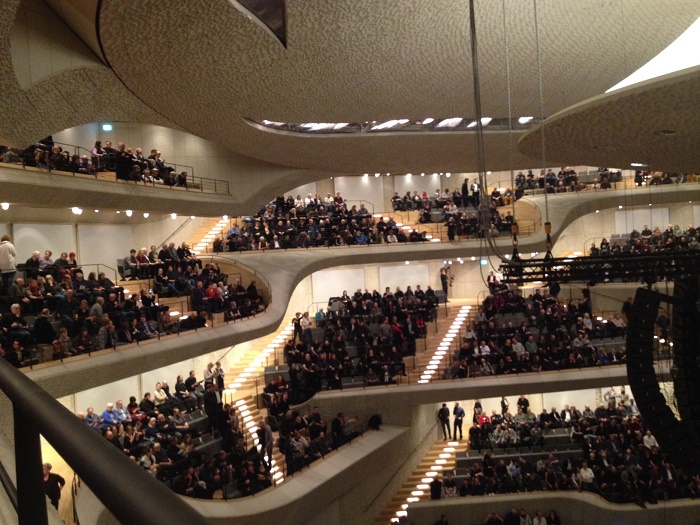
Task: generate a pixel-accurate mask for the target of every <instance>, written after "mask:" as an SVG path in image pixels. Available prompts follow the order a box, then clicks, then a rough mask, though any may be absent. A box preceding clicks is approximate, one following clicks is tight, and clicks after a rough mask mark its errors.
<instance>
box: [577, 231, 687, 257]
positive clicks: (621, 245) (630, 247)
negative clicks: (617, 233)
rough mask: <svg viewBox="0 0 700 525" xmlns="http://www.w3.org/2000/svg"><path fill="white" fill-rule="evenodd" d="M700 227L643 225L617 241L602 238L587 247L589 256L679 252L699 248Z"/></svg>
mask: <svg viewBox="0 0 700 525" xmlns="http://www.w3.org/2000/svg"><path fill="white" fill-rule="evenodd" d="M699 237H700V227H698V228H695V227H693V225H692V224H691V225H689V226H688V227H687V228H685V229H683V228H681V227H680V226H679V225H677V224H676V225H673V224H669V225H668V226H667V227H666V229H664V230H662V229H661V228H660V227H658V226H655V227H654V229H653V230H652V229H651V228H649V226H647V225H646V224H645V225H644V228H642V231H641V232H640V231H639V230H636V229H633V230H632V231H631V232H630V234H629V238H628V239H626V240H623V241H620V242H618V241H617V240H613V241H612V242H610V241H609V240H608V239H607V238H605V237H604V238H603V239H601V241H600V244H599V245H597V246H596V244H595V242H593V243H592V244H591V246H590V247H589V249H588V255H590V256H591V257H606V256H608V255H648V254H652V253H660V252H679V251H690V250H692V251H697V250H700V242H698V238H699Z"/></svg>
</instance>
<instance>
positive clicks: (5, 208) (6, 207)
mask: <svg viewBox="0 0 700 525" xmlns="http://www.w3.org/2000/svg"><path fill="white" fill-rule="evenodd" d="M0 207H2V209H3V210H8V209H9V208H10V203H9V202H3V203H0Z"/></svg>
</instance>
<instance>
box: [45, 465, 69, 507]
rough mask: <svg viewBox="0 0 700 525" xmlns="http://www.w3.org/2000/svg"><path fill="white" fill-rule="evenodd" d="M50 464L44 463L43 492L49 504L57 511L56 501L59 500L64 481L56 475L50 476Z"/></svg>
mask: <svg viewBox="0 0 700 525" xmlns="http://www.w3.org/2000/svg"><path fill="white" fill-rule="evenodd" d="M51 468H52V467H51V463H44V468H43V470H44V491H45V492H46V495H47V496H48V497H49V500H51V504H52V505H53V506H54V507H55V508H56V509H58V500H60V499H61V489H62V488H63V486H64V485H65V484H66V480H65V479H63V478H62V477H61V476H59V475H58V474H51Z"/></svg>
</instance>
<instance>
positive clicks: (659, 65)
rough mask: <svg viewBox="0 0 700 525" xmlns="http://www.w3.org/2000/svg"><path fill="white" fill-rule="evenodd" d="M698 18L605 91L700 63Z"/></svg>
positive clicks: (699, 27) (699, 21)
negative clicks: (663, 47) (650, 57)
mask: <svg viewBox="0 0 700 525" xmlns="http://www.w3.org/2000/svg"><path fill="white" fill-rule="evenodd" d="M698 49H700V18H698V19H697V20H695V22H693V23H692V24H691V25H690V27H688V29H686V30H685V31H684V32H683V34H682V35H681V36H679V37H678V38H676V40H674V41H673V42H671V44H669V46H668V47H667V48H666V49H664V50H663V51H662V52H661V53H659V54H658V55H656V56H655V57H654V58H652V59H651V60H650V61H649V62H647V63H646V64H644V65H643V66H642V67H640V68H639V69H638V70H637V71H635V72H634V73H632V74H631V75H630V76H628V77H627V78H625V79H624V80H622V81H621V82H619V83H617V84H615V85H614V86H613V87H611V88H610V89H608V90H607V91H606V93H610V92H611V91H616V90H618V89H622V88H624V87H627V86H631V85H634V84H639V83H640V82H644V81H645V80H650V79H652V78H656V77H660V76H663V75H668V74H670V73H675V72H676V71H681V70H682V69H688V68H691V67H695V66H698V65H700V53H698V51H697V50H698Z"/></svg>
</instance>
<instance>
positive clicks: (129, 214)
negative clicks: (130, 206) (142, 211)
mask: <svg viewBox="0 0 700 525" xmlns="http://www.w3.org/2000/svg"><path fill="white" fill-rule="evenodd" d="M124 213H126V216H127V217H131V216H132V215H133V214H134V212H133V211H131V210H126V212H124Z"/></svg>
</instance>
